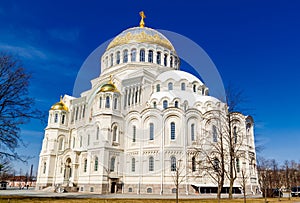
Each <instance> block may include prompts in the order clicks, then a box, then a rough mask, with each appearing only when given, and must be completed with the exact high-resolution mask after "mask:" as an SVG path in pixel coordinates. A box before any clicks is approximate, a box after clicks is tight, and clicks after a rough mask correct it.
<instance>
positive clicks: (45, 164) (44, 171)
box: [43, 162, 47, 174]
mask: <svg viewBox="0 0 300 203" xmlns="http://www.w3.org/2000/svg"><path fill="white" fill-rule="evenodd" d="M46 168H47V163H46V162H44V166H43V173H44V174H45V173H46Z"/></svg>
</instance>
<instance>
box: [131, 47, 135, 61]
mask: <svg viewBox="0 0 300 203" xmlns="http://www.w3.org/2000/svg"><path fill="white" fill-rule="evenodd" d="M131 61H132V62H135V61H136V49H131Z"/></svg>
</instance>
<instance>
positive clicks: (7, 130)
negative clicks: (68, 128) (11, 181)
mask: <svg viewBox="0 0 300 203" xmlns="http://www.w3.org/2000/svg"><path fill="white" fill-rule="evenodd" d="M29 79H30V74H28V73H26V71H25V69H24V68H23V67H22V65H21V62H20V61H19V60H17V59H16V58H15V57H13V56H11V55H9V54H6V53H0V145H1V148H0V155H1V156H5V157H8V158H14V159H19V160H22V161H25V160H26V157H22V156H19V155H18V154H17V153H16V151H15V149H16V148H17V147H18V146H19V145H20V144H23V142H22V139H21V137H20V126H21V125H22V124H25V123H27V122H28V121H29V120H30V119H31V118H41V116H42V114H41V112H39V111H37V110H33V106H34V100H33V98H30V97H29V93H28V85H29Z"/></svg>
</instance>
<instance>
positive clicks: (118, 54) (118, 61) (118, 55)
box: [117, 51, 121, 64]
mask: <svg viewBox="0 0 300 203" xmlns="http://www.w3.org/2000/svg"><path fill="white" fill-rule="evenodd" d="M120 61H121V59H120V52H119V51H118V52H117V64H120Z"/></svg>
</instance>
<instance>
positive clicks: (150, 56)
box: [148, 50, 153, 63]
mask: <svg viewBox="0 0 300 203" xmlns="http://www.w3.org/2000/svg"><path fill="white" fill-rule="evenodd" d="M148 62H150V63H153V51H152V50H149V52H148Z"/></svg>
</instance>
